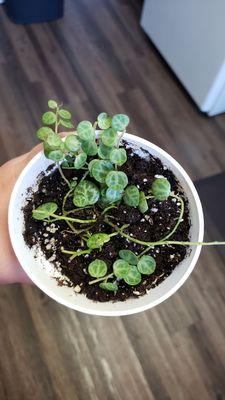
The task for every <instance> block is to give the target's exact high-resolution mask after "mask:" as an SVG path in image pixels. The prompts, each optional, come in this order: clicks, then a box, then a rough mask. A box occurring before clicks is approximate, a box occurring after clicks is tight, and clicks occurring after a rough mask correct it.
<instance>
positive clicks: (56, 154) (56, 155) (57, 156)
mask: <svg viewBox="0 0 225 400" xmlns="http://www.w3.org/2000/svg"><path fill="white" fill-rule="evenodd" d="M47 158H49V159H50V160H53V161H55V162H59V161H62V160H63V159H64V154H63V152H62V151H61V150H51V151H49V152H48V156H47Z"/></svg>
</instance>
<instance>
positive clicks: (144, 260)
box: [137, 256, 156, 275]
mask: <svg viewBox="0 0 225 400" xmlns="http://www.w3.org/2000/svg"><path fill="white" fill-rule="evenodd" d="M137 268H138V271H139V272H140V273H141V274H144V275H151V274H153V272H154V271H155V268H156V262H155V259H154V258H153V257H152V256H142V257H141V258H140V260H139V261H138V264H137Z"/></svg>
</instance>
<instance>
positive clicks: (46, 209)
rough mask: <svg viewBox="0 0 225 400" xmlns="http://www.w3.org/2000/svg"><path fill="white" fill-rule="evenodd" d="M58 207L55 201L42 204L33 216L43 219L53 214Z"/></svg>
mask: <svg viewBox="0 0 225 400" xmlns="http://www.w3.org/2000/svg"><path fill="white" fill-rule="evenodd" d="M57 208H58V206H57V204H56V203H53V202H49V203H45V204H41V205H40V206H39V207H37V208H36V209H35V210H33V212H32V216H33V218H34V219H37V220H40V221H41V220H43V219H45V218H48V217H50V216H51V215H52V214H54V213H55V212H56V210H57Z"/></svg>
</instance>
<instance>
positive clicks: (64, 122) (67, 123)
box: [59, 119, 74, 129]
mask: <svg viewBox="0 0 225 400" xmlns="http://www.w3.org/2000/svg"><path fill="white" fill-rule="evenodd" d="M59 123H60V125H62V126H64V127H65V128H68V129H72V128H73V127H74V126H73V124H72V122H71V121H69V120H64V119H60V120H59Z"/></svg>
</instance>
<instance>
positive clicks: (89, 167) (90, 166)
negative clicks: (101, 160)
mask: <svg viewBox="0 0 225 400" xmlns="http://www.w3.org/2000/svg"><path fill="white" fill-rule="evenodd" d="M96 161H98V160H97V159H96V158H94V159H93V160H91V161H90V162H89V163H88V170H89V172H90V176H91V177H92V173H91V170H92V167H93V165H94V163H96Z"/></svg>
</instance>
